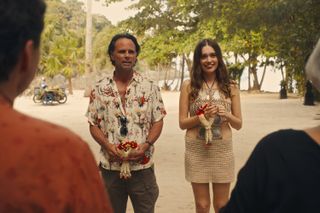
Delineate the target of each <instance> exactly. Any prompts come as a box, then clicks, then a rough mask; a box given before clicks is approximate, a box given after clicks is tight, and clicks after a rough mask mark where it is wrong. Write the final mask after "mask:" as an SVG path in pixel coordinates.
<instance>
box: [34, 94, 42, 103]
mask: <svg viewBox="0 0 320 213" xmlns="http://www.w3.org/2000/svg"><path fill="white" fill-rule="evenodd" d="M32 99H33V102H34V103H41V101H42V100H41V99H39V98H38V95H34V96H33V98H32Z"/></svg>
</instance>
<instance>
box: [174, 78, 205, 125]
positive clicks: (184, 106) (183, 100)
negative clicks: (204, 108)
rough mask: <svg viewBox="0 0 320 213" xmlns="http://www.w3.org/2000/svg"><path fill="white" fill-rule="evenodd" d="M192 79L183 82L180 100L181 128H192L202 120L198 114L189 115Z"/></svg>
mask: <svg viewBox="0 0 320 213" xmlns="http://www.w3.org/2000/svg"><path fill="white" fill-rule="evenodd" d="M188 88H190V80H186V81H184V82H183V83H182V86H181V92H180V100H179V126H180V128H181V129H191V128H193V127H196V126H198V125H200V120H199V118H198V116H197V115H195V116H192V117H189V116H188V115H189V91H188Z"/></svg>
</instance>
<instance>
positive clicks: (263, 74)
mask: <svg viewBox="0 0 320 213" xmlns="http://www.w3.org/2000/svg"><path fill="white" fill-rule="evenodd" d="M268 63H269V58H266V61H265V64H264V67H263V73H262V77H261V80H260V83H259V88H260V89H261V87H262V83H263V80H264V76H265V75H266V70H267V65H268Z"/></svg>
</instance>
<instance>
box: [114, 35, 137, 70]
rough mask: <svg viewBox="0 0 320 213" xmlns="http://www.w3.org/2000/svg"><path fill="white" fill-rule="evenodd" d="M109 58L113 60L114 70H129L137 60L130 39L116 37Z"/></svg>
mask: <svg viewBox="0 0 320 213" xmlns="http://www.w3.org/2000/svg"><path fill="white" fill-rule="evenodd" d="M111 59H112V60H113V61H114V66H115V68H116V70H123V71H131V70H132V69H133V67H134V66H135V64H136V61H137V52H136V46H135V45H134V43H133V42H132V41H131V40H130V39H127V38H120V39H118V40H117V41H116V43H115V49H114V51H113V53H112V54H111Z"/></svg>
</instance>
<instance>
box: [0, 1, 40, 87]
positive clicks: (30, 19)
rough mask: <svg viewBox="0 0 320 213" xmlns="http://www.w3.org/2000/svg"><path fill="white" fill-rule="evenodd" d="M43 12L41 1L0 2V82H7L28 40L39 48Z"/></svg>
mask: <svg viewBox="0 0 320 213" xmlns="http://www.w3.org/2000/svg"><path fill="white" fill-rule="evenodd" d="M45 10H46V4H45V3H44V1H43V0H1V1H0V82H2V81H6V80H8V78H9V75H10V72H11V70H12V69H13V67H14V66H15V65H16V63H17V61H18V58H19V56H20V54H21V50H22V49H23V48H24V46H25V44H26V42H27V41H28V40H32V41H33V42H34V45H35V47H39V45H40V37H41V32H42V30H43V27H44V13H45Z"/></svg>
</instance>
